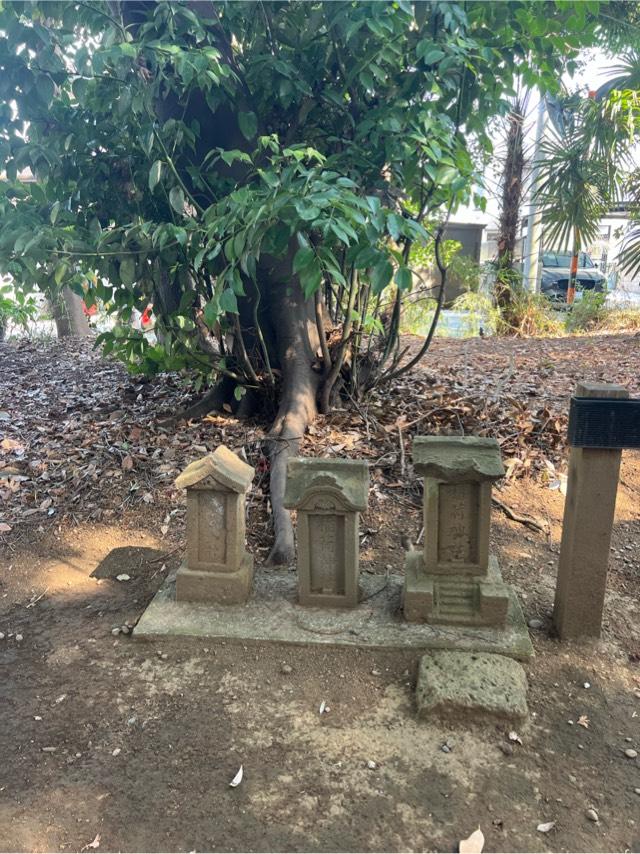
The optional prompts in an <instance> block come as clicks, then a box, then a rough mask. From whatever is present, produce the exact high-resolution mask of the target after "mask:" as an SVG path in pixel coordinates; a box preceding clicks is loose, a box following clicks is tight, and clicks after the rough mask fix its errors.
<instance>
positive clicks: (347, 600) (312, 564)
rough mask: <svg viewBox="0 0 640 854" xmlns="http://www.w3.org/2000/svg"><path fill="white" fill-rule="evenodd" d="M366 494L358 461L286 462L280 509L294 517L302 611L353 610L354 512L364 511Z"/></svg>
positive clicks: (364, 476) (356, 591)
mask: <svg viewBox="0 0 640 854" xmlns="http://www.w3.org/2000/svg"><path fill="white" fill-rule="evenodd" d="M368 491H369V467H368V464H367V463H366V462H364V461H363V460H327V459H313V458H306V457H298V458H294V459H291V460H289V463H288V465H287V485H286V491H285V498H284V503H285V507H291V508H294V509H295V510H297V511H298V526H297V534H298V584H299V588H298V589H299V598H300V603H301V604H302V605H312V606H313V605H323V606H325V607H329V608H355V607H356V605H357V604H358V596H359V587H358V579H359V562H358V551H359V541H358V522H359V512H358V511H360V510H364V509H365V508H366V506H367V495H368Z"/></svg>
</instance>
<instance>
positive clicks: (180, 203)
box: [169, 187, 184, 214]
mask: <svg viewBox="0 0 640 854" xmlns="http://www.w3.org/2000/svg"><path fill="white" fill-rule="evenodd" d="M169 202H170V203H171V207H172V208H173V209H174V211H177V212H178V213H179V214H183V213H184V193H183V192H182V187H172V188H171V192H170V193H169Z"/></svg>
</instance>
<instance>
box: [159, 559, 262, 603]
mask: <svg viewBox="0 0 640 854" xmlns="http://www.w3.org/2000/svg"><path fill="white" fill-rule="evenodd" d="M252 582H253V557H252V556H251V555H249V554H245V555H244V557H243V559H242V562H241V563H240V568H239V569H237V570H236V571H235V572H200V571H196V570H193V569H189V568H188V567H187V566H185V565H184V564H183V565H182V566H181V567H180V569H179V570H178V572H177V575H176V600H177V601H178V602H202V603H204V604H206V603H211V604H215V605H240V604H242V603H243V602H246V601H247V599H248V598H249V594H250V593H251V584H252Z"/></svg>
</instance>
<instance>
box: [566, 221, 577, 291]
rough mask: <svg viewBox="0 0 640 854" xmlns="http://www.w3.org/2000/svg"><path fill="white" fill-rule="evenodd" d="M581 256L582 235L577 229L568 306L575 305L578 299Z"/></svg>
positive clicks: (570, 274) (568, 287) (574, 235)
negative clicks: (577, 279) (579, 257)
mask: <svg viewBox="0 0 640 854" xmlns="http://www.w3.org/2000/svg"><path fill="white" fill-rule="evenodd" d="M579 254H580V233H579V232H578V229H577V228H576V229H575V230H574V232H573V248H572V251H571V267H570V269H569V282H568V286H567V305H573V301H574V299H575V298H576V278H577V275H578V255H579Z"/></svg>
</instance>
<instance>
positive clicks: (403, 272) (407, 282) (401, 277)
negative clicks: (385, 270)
mask: <svg viewBox="0 0 640 854" xmlns="http://www.w3.org/2000/svg"><path fill="white" fill-rule="evenodd" d="M412 279H413V277H412V275H411V270H410V269H409V268H408V267H398V270H397V272H396V275H395V282H396V285H397V286H398V287H399V288H400V290H401V291H409V290H411V283H412Z"/></svg>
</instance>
